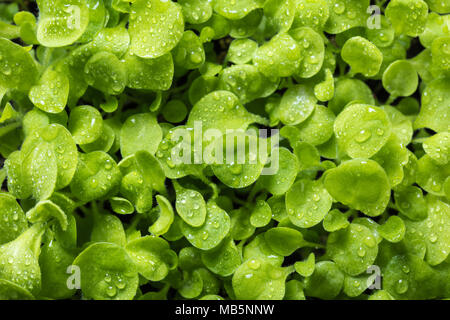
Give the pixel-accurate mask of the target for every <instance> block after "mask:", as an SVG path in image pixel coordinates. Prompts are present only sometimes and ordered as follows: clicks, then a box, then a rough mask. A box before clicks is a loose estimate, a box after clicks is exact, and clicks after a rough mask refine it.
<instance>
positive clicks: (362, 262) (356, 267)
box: [327, 223, 378, 276]
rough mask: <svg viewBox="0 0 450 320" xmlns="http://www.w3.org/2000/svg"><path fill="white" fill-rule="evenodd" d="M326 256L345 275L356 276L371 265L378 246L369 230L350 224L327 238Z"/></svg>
mask: <svg viewBox="0 0 450 320" xmlns="http://www.w3.org/2000/svg"><path fill="white" fill-rule="evenodd" d="M327 254H328V255H329V256H330V257H331V259H332V260H333V261H334V262H336V264H337V266H338V267H339V268H340V269H341V270H342V271H343V272H345V273H347V274H349V275H352V276H356V275H358V274H360V273H362V272H365V271H366V270H367V268H368V267H369V266H370V265H372V264H373V262H374V261H375V258H376V257H377V254H378V245H377V242H376V240H375V237H374V235H373V233H372V232H371V231H370V229H369V228H367V227H365V226H363V225H360V224H357V223H352V224H350V226H349V227H348V228H346V229H343V230H339V231H336V232H333V233H332V234H330V236H329V237H328V241H327Z"/></svg>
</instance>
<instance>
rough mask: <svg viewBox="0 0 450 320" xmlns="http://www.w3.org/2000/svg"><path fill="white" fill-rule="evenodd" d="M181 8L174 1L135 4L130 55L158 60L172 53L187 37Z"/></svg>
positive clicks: (152, 1)
mask: <svg viewBox="0 0 450 320" xmlns="http://www.w3.org/2000/svg"><path fill="white" fill-rule="evenodd" d="M183 27H184V20H183V13H182V10H181V6H180V5H179V4H178V3H174V2H172V1H170V0H169V1H162V0H151V1H147V0H137V1H134V2H133V3H132V5H131V14H130V25H129V27H128V29H129V32H130V36H131V42H130V53H132V54H135V55H137V56H139V57H142V58H158V57H161V56H162V55H164V54H166V53H168V52H169V51H170V50H172V49H173V48H174V47H175V46H176V45H177V43H178V42H179V41H180V39H181V37H182V36H183Z"/></svg>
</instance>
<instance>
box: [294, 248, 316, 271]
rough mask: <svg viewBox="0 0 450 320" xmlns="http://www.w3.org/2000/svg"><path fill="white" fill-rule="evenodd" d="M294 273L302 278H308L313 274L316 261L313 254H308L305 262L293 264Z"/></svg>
mask: <svg viewBox="0 0 450 320" xmlns="http://www.w3.org/2000/svg"><path fill="white" fill-rule="evenodd" d="M294 267H295V271H296V272H297V273H298V274H299V275H301V276H303V277H310V276H311V275H312V274H313V273H314V269H315V267H316V259H315V256H314V253H310V254H309V256H308V258H307V259H306V260H305V261H297V262H296V263H295V264H294Z"/></svg>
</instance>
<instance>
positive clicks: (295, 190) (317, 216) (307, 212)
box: [286, 180, 332, 228]
mask: <svg viewBox="0 0 450 320" xmlns="http://www.w3.org/2000/svg"><path fill="white" fill-rule="evenodd" d="M331 205H332V198H331V196H330V194H329V193H328V192H327V189H325V187H324V185H323V183H322V181H320V180H317V181H310V180H299V181H297V182H296V183H295V184H294V185H293V186H292V187H291V188H290V189H289V191H288V192H287V193H286V209H287V213H288V215H289V219H290V220H291V222H292V223H293V224H294V225H296V226H298V227H301V228H310V227H312V226H315V225H317V224H318V223H320V222H321V221H322V220H323V218H324V217H325V215H326V214H327V213H328V211H329V210H330V209H331Z"/></svg>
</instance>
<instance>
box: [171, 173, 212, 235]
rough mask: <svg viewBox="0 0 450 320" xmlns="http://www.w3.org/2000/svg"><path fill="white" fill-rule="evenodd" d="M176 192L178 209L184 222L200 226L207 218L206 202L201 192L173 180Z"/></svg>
mask: <svg viewBox="0 0 450 320" xmlns="http://www.w3.org/2000/svg"><path fill="white" fill-rule="evenodd" d="M173 184H174V187H175V192H176V202H175V205H176V209H177V213H178V214H179V216H180V217H181V218H182V219H183V221H184V222H186V223H187V224H189V225H191V226H193V227H200V226H202V225H203V224H204V222H205V219H206V203H205V200H204V199H203V196H202V194H201V193H200V192H198V191H196V190H193V189H186V188H183V187H182V186H180V184H179V183H178V182H176V180H174V182H173Z"/></svg>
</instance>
